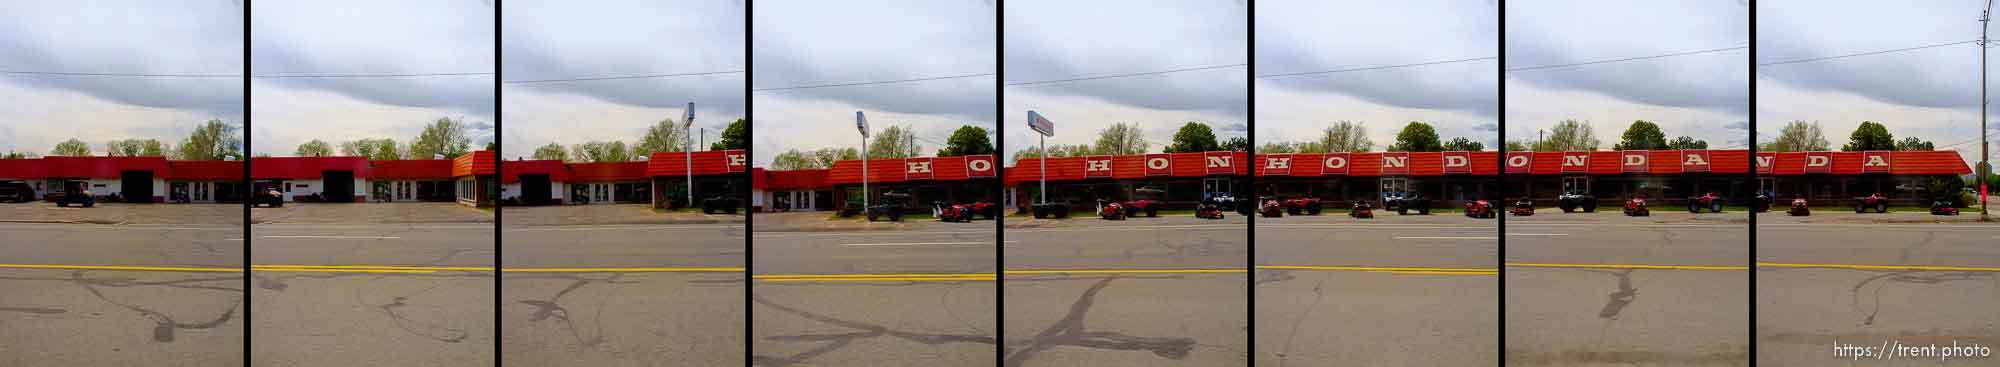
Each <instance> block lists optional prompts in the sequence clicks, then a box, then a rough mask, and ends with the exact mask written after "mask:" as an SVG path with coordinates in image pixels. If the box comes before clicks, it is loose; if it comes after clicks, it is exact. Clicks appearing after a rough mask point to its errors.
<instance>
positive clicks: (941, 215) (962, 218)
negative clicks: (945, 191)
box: [931, 201, 977, 223]
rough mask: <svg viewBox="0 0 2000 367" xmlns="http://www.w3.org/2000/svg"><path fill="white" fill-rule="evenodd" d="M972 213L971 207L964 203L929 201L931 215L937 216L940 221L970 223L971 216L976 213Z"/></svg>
mask: <svg viewBox="0 0 2000 367" xmlns="http://www.w3.org/2000/svg"><path fill="white" fill-rule="evenodd" d="M973 213H974V212H973V210H972V207H971V206H969V205H966V204H946V203H945V202H943V201H933V202H931V216H935V217H937V219H938V220H940V221H945V222H964V223H972V216H974V215H977V214H973Z"/></svg>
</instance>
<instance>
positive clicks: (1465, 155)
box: [1440, 152, 1472, 173]
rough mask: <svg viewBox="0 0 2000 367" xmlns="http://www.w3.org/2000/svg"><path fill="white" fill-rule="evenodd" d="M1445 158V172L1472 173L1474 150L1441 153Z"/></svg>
mask: <svg viewBox="0 0 2000 367" xmlns="http://www.w3.org/2000/svg"><path fill="white" fill-rule="evenodd" d="M1440 154H1441V155H1442V157H1443V159H1444V173H1472V152H1444V153H1440Z"/></svg>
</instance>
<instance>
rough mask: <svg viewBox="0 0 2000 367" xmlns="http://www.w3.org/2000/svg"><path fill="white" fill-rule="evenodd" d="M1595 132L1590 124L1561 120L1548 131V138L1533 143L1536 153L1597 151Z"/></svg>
mask: <svg viewBox="0 0 2000 367" xmlns="http://www.w3.org/2000/svg"><path fill="white" fill-rule="evenodd" d="M1598 144H1599V142H1598V140H1597V130H1596V129H1594V128H1591V126H1590V122H1587V121H1577V120H1562V121H1561V122H1557V123H1556V126H1555V127H1553V128H1550V129H1549V132H1548V136H1547V137H1545V138H1542V141H1540V142H1536V143H1535V151H1537V152H1565V151H1587V150H1597V146H1598Z"/></svg>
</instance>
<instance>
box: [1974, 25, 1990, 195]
mask: <svg viewBox="0 0 2000 367" xmlns="http://www.w3.org/2000/svg"><path fill="white" fill-rule="evenodd" d="M1992 20H1993V0H1986V10H1984V11H1980V12H1979V172H1978V173H1975V174H1976V175H1979V221H1981V222H1986V221H1991V220H1992V218H1990V217H1988V216H1987V212H1986V175H1987V171H1989V170H1992V169H1993V165H1992V164H1991V162H1990V161H1988V159H1987V157H1988V155H1987V151H1986V148H1987V146H1986V134H1987V130H1986V41H1987V39H1986V28H1987V26H1988V25H1989V24H1992Z"/></svg>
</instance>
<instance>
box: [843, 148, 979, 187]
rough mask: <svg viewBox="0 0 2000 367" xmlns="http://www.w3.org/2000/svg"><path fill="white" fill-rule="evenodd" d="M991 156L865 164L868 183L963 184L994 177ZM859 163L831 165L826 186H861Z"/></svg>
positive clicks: (885, 160) (924, 158)
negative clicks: (952, 182) (920, 182)
mask: <svg viewBox="0 0 2000 367" xmlns="http://www.w3.org/2000/svg"><path fill="white" fill-rule="evenodd" d="M993 159H994V157H993V156H992V155H977V156H956V157H920V158H894V159H870V160H868V182H870V183H896V182H906V181H965V180H970V179H975V178H989V177H994V176H995V175H996V173H997V171H998V165H997V164H995V163H994V160H993ZM861 168H862V167H861V160H845V161H837V162H833V167H832V168H829V169H827V174H826V175H827V178H826V182H827V183H829V184H858V183H861Z"/></svg>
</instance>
